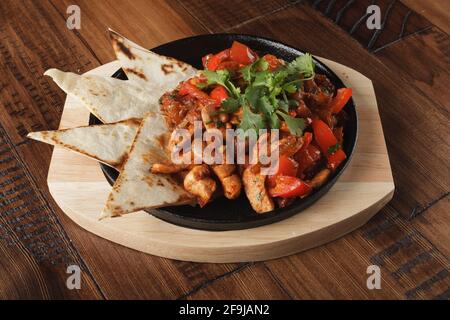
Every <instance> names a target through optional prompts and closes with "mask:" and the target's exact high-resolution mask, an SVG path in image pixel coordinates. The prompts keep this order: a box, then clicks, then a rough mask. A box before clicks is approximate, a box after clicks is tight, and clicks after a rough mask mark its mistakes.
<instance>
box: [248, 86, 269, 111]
mask: <svg viewBox="0 0 450 320" xmlns="http://www.w3.org/2000/svg"><path fill="white" fill-rule="evenodd" d="M265 91H266V88H264V87H254V86H248V87H247V88H246V89H245V98H246V99H247V102H248V103H249V104H250V106H252V107H253V108H256V107H257V103H258V100H259V98H260V97H262V96H264V95H265Z"/></svg>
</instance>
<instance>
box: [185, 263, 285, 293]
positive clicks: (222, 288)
mask: <svg viewBox="0 0 450 320" xmlns="http://www.w3.org/2000/svg"><path fill="white" fill-rule="evenodd" d="M238 271H239V272H233V273H230V274H228V275H227V276H226V277H222V278H218V279H216V281H214V282H213V283H211V284H209V285H207V286H204V287H202V288H200V289H199V290H197V291H194V292H192V293H191V294H190V295H189V296H188V297H187V299H188V300H203V299H231V300H253V299H278V300H279V299H290V296H289V295H288V294H287V292H286V291H285V290H284V289H283V288H282V287H280V285H279V284H278V283H277V281H276V279H275V278H274V277H273V276H272V274H271V272H270V270H267V269H266V268H265V267H264V265H263V264H261V263H258V264H256V265H252V264H251V265H244V266H243V267H241V268H240V269H238Z"/></svg>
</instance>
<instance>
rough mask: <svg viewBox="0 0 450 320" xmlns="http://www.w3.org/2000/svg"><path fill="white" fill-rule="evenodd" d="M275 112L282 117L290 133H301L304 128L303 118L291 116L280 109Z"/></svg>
mask: <svg viewBox="0 0 450 320" xmlns="http://www.w3.org/2000/svg"><path fill="white" fill-rule="evenodd" d="M277 113H278V114H279V115H280V116H281V117H282V118H283V119H284V121H285V122H286V124H287V126H288V128H289V131H290V132H291V133H292V134H295V135H297V136H301V135H303V130H304V129H305V120H303V119H302V118H294V117H291V116H290V115H288V114H286V113H283V112H281V111H277Z"/></svg>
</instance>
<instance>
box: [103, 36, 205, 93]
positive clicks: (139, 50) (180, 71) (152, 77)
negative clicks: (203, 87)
mask: <svg viewBox="0 0 450 320" xmlns="http://www.w3.org/2000/svg"><path fill="white" fill-rule="evenodd" d="M109 35H110V38H111V43H112V46H113V48H114V52H115V53H116V57H117V59H118V60H119V61H120V63H121V65H122V69H123V70H124V71H125V73H126V75H127V77H128V79H129V80H130V81H131V82H135V83H138V84H140V85H141V86H143V87H144V88H147V89H148V90H150V91H151V92H153V93H154V94H155V95H157V96H158V98H159V97H160V96H161V95H162V94H163V93H165V92H166V91H168V90H170V89H172V88H175V87H176V86H177V85H178V83H180V81H184V80H186V79H188V78H190V77H193V76H194V75H195V74H196V72H197V70H196V69H195V68H193V67H192V66H191V65H189V64H187V63H184V62H181V61H178V60H176V59H174V58H170V57H166V56H161V55H159V54H156V53H154V52H152V51H150V50H147V49H145V48H143V47H141V46H140V45H138V44H136V43H134V42H133V41H131V40H128V39H127V38H125V37H124V36H122V35H120V34H118V33H117V32H115V31H113V30H111V29H109Z"/></svg>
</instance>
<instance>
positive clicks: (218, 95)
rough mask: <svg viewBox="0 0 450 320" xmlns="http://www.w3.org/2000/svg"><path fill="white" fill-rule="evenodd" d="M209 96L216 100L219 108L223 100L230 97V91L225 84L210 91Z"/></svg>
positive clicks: (216, 105)
mask: <svg viewBox="0 0 450 320" xmlns="http://www.w3.org/2000/svg"><path fill="white" fill-rule="evenodd" d="M209 96H210V97H211V98H212V99H214V101H215V102H216V104H215V105H214V106H215V107H216V108H219V107H220V104H221V103H222V101H223V100H225V99H227V98H228V91H227V89H226V88H225V87H224V86H217V87H215V88H214V89H213V90H212V91H211V92H210V94H209Z"/></svg>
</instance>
